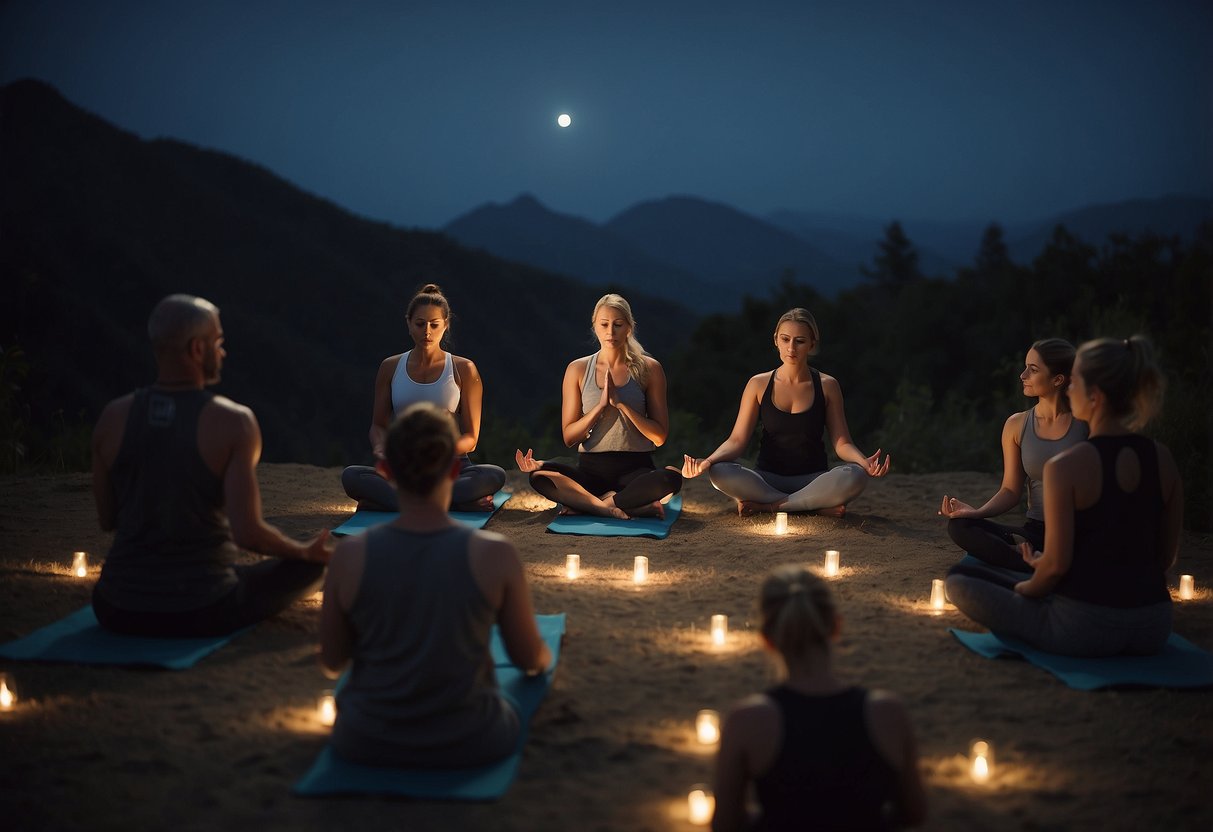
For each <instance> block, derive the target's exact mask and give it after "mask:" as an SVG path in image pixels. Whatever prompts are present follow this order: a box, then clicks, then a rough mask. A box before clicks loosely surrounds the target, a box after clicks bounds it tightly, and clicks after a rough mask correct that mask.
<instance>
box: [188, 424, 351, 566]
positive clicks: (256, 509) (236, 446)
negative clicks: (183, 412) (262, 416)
mask: <svg viewBox="0 0 1213 832" xmlns="http://www.w3.org/2000/svg"><path fill="white" fill-rule="evenodd" d="M207 410H214V411H215V412H213V413H211V414H206V411H204V415H209V416H210V418H212V419H215V420H216V421H218V422H219V423H220V424H218V425H215V426H214V427H213V428H212V430H211V431H208V433H210V432H214V433H215V435H218V436H221V437H225V438H226V439H227V441H228V442H229V443H230V444H229V446H228V448H227V450H228V455H227V463H226V467H225V468H224V469H223V495H224V501H225V503H226V509H227V516H228V520H229V522H230V523H231V527H232V539H233V540H235V542H236V545H237V546H240V547H241V548H243V549H248V550H249V551H252V552H259V553H261V554H263V555H273V556H276V557H283V558H299V559H301V560H308V561H319V562H326V561H328V559H329V555H330V554H331V553H332V543H331V542H330V540H329V533H328V531H327V530H325V531H322V532H321V533H320V534H319V535H318V536H317V537H315V538H313V539H312V540H311V541H309V542H308V543H299V542H297V541H294V540H291V539H290V538H289V537H287V536H286V535H284V534H283V533H282V532H280V531H278V529H276V528H274V527H273V526H271V525H270V524H269V523H266V522H265V520H264V519H262V516H261V489H260V487H259V486H258V485H257V473H256V469H257V462H258V460H260V459H261V428H260V427H259V426H258V425H257V418H256V417H255V416H254V415H253V412H252V411H251V410H249V409H248V408H247V407H243V406H241V405H236V404H231V403H228V404H226V405H220V404H217V403H212V404H211V405H209V406H208V407H207ZM204 456H206V454H204Z"/></svg>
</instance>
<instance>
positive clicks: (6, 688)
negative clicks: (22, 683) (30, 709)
mask: <svg viewBox="0 0 1213 832" xmlns="http://www.w3.org/2000/svg"><path fill="white" fill-rule="evenodd" d="M16 706H17V685H16V683H15V682H13V680H12V679H11V678H10V677H9V675H8V674H7V673H0V711H11V710H12V709H13V708H15V707H16Z"/></svg>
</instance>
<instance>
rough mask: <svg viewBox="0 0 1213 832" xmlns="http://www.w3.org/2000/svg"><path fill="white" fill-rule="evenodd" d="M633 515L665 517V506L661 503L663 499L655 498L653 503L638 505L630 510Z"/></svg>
mask: <svg viewBox="0 0 1213 832" xmlns="http://www.w3.org/2000/svg"><path fill="white" fill-rule="evenodd" d="M628 514H629V515H631V516H632V517H656V518H657V519H658V520H664V519H665V506H663V505H662V504H661V500H654V501H653V502H651V503H648V504H647V505H643V506H637V507H636V508H634V509H632V510H631V511H629V512H628Z"/></svg>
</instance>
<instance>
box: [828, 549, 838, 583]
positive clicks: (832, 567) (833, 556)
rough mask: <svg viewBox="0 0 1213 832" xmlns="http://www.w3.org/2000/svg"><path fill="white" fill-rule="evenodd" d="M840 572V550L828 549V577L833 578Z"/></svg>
mask: <svg viewBox="0 0 1213 832" xmlns="http://www.w3.org/2000/svg"><path fill="white" fill-rule="evenodd" d="M837 574H838V550H837V549H826V577H827V578H833V577H834V576H835V575H837Z"/></svg>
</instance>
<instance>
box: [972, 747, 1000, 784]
mask: <svg viewBox="0 0 1213 832" xmlns="http://www.w3.org/2000/svg"><path fill="white" fill-rule="evenodd" d="M969 760H970V763H971V766H970V769H969V774H970V775H971V776H972V777H973V782H974V783H986V782H988V781H989V779H990V775H991V774H993V773H994V749H993V748H991V746H990V744H989V743H988V742H986V741H985V740H975V741H974V742H973V745H972V747H971V748H970V750H969Z"/></svg>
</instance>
